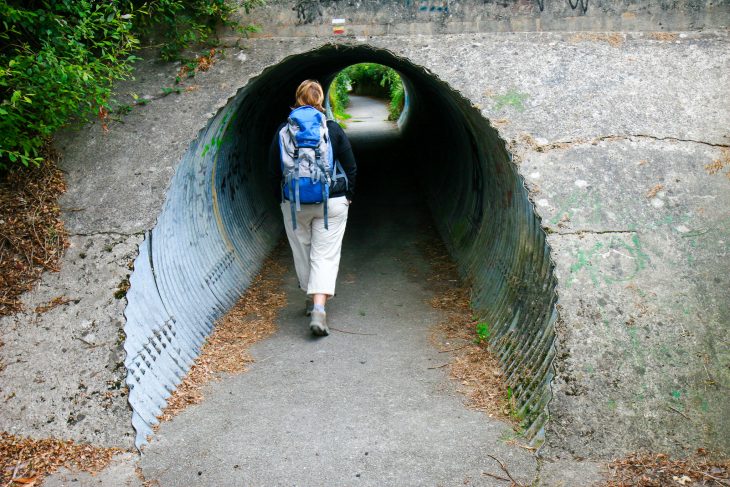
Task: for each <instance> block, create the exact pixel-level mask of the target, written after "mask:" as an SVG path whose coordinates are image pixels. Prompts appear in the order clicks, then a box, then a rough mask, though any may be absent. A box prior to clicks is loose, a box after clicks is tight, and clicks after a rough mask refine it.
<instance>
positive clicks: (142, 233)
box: [68, 230, 146, 237]
mask: <svg viewBox="0 0 730 487" xmlns="http://www.w3.org/2000/svg"><path fill="white" fill-rule="evenodd" d="M145 231H146V230H142V231H139V232H132V233H124V232H114V231H106V230H102V231H98V232H90V233H69V234H68V236H69V237H95V236H97V235H117V236H120V237H136V236H140V235H144V234H145Z"/></svg>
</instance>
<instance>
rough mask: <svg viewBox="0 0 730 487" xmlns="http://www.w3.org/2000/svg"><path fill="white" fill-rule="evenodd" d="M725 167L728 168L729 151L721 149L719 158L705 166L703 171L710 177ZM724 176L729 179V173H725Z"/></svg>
mask: <svg viewBox="0 0 730 487" xmlns="http://www.w3.org/2000/svg"><path fill="white" fill-rule="evenodd" d="M726 167H730V149H728V148H723V149H721V150H720V157H718V158H717V159H714V160H713V161H712V162H711V163H710V164H706V165H705V171H707V174H710V175H712V174H717V173H719V172H720V171H722V170H723V169H724V168H726ZM725 176H726V177H727V178H728V179H730V171H728V172H726V173H725Z"/></svg>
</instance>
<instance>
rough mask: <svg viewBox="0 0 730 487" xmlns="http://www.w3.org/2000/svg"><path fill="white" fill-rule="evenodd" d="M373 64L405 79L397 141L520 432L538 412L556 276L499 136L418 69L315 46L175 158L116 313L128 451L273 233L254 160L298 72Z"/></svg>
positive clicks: (323, 76) (540, 417)
mask: <svg viewBox="0 0 730 487" xmlns="http://www.w3.org/2000/svg"><path fill="white" fill-rule="evenodd" d="M366 61H367V62H377V63H381V64H385V65H388V66H391V67H393V68H395V69H396V70H397V71H399V72H400V73H401V74H402V76H403V77H404V80H405V82H406V86H407V88H408V93H409V100H410V102H409V114H408V117H407V120H405V121H404V124H403V127H402V134H403V141H402V143H403V145H404V147H406V148H407V149H408V151H409V153H410V154H412V157H411V158H410V159H409V160H408V161H403V163H404V164H409V165H412V167H413V174H414V175H418V176H420V178H421V183H422V186H423V188H424V191H423V193H424V198H425V199H426V200H427V203H428V204H429V206H430V207H431V209H432V214H433V220H434V222H435V224H436V226H437V227H438V229H439V232H440V233H441V235H442V237H443V238H444V241H445V242H446V244H447V246H448V248H449V249H450V251H451V253H452V255H453V256H454V258H455V259H456V261H457V263H458V265H459V269H460V271H461V273H462V275H463V276H464V277H465V278H466V279H468V280H469V282H471V284H472V289H473V297H472V301H473V303H474V308H475V312H476V313H477V314H479V315H480V318H483V319H484V320H486V321H487V322H489V323H490V324H491V341H492V343H493V344H494V345H495V347H496V349H497V350H498V351H499V355H500V359H501V363H502V366H503V368H504V369H505V371H506V373H507V377H508V382H509V384H510V386H511V388H512V390H513V393H514V396H515V398H516V401H517V405H518V407H519V414H521V415H522V416H523V417H524V418H525V425H527V426H528V434H529V436H530V437H537V438H539V437H540V432H541V429H542V426H543V425H544V423H545V421H546V420H547V403H548V401H549V398H550V390H549V384H550V380H551V378H552V371H551V362H552V358H553V356H554V350H553V342H554V329H553V325H554V322H555V319H556V316H557V315H556V311H555V302H556V295H555V286H556V282H555V278H554V276H553V265H552V262H551V260H550V251H549V248H548V246H547V243H546V239H545V234H544V232H543V231H542V229H541V227H540V221H539V218H538V217H537V215H536V214H535V212H534V210H533V208H532V205H531V203H530V201H529V199H528V196H527V191H526V189H525V187H524V185H523V180H522V178H521V177H520V176H519V174H518V172H517V169H516V167H515V166H514V164H513V163H512V162H511V160H510V155H509V153H508V152H507V150H506V149H505V144H504V141H503V140H501V139H500V138H499V136H498V134H497V132H496V131H495V130H494V129H493V128H492V127H491V126H490V125H489V123H488V122H487V121H486V120H485V119H484V118H483V117H482V116H481V114H480V113H479V112H478V111H477V110H476V109H474V108H473V107H472V106H471V105H470V103H469V102H468V101H467V100H466V99H464V98H463V97H462V96H461V95H459V94H458V93H457V92H455V91H454V90H452V89H451V88H449V87H448V85H446V84H445V83H443V82H441V81H440V80H438V79H437V78H435V77H434V76H433V75H431V74H429V73H428V71H427V70H426V69H424V68H422V67H419V66H416V65H413V64H412V63H410V62H409V61H408V60H406V59H403V58H398V57H395V56H394V55H392V54H391V53H389V52H388V51H384V50H376V49H371V48H368V47H365V46H357V47H347V46H343V45H338V46H332V45H328V46H324V47H322V48H320V49H317V50H314V51H310V52H307V53H304V54H300V55H296V56H292V57H290V58H287V59H286V60H284V61H283V62H281V63H279V64H277V65H276V66H273V67H271V68H269V69H267V70H266V71H264V72H263V73H262V74H261V75H260V76H259V77H258V78H256V79H254V80H252V81H251V82H250V83H248V85H247V86H245V87H244V88H241V89H240V90H239V92H238V93H237V94H236V96H235V97H233V98H232V99H231V100H229V102H228V104H227V105H226V106H225V107H224V108H223V109H221V110H220V111H219V112H218V113H217V114H216V115H215V117H213V118H212V119H211V120H210V122H209V123H208V125H207V127H206V128H205V129H204V130H202V131H201V132H200V134H199V136H198V138H197V139H196V140H195V141H193V142H192V144H191V146H190V148H189V150H188V151H187V152H186V154H185V155H184V156H183V158H182V160H181V161H180V163H179V166H178V168H177V171H176V174H175V176H174V178H173V180H172V182H171V185H170V188H169V191H168V194H167V197H166V201H165V204H164V207H163V209H162V212H161V214H160V216H159V219H158V222H157V225H156V226H155V228H154V229H153V230H152V231H151V232H149V233H148V234H147V236H146V238H145V241H144V243H143V244H142V245H141V246H140V252H139V256H138V258H137V260H136V261H135V270H134V273H133V275H132V277H131V289H130V290H129V292H128V294H127V298H128V305H127V309H126V311H125V314H126V317H127V324H126V326H125V332H126V334H127V338H126V341H125V350H126V352H127V358H126V362H125V365H126V366H127V370H128V373H127V384H128V386H129V389H130V393H129V402H130V404H131V406H132V409H133V417H132V422H133V425H134V427H135V429H136V431H137V439H136V444H137V446H138V447H140V446H141V445H143V444H144V443H145V442H146V437H147V436H148V435H149V434H151V433H152V429H151V427H152V426H153V425H155V424H156V423H157V419H156V418H157V416H158V415H159V414H160V413H161V411H162V408H164V406H165V404H166V400H167V398H168V397H169V395H170V393H171V391H173V390H174V388H175V387H176V386H177V384H179V382H180V381H181V380H182V377H183V376H184V375H185V373H186V372H187V370H188V369H189V368H190V366H191V365H192V362H193V360H194V358H195V357H196V356H197V354H198V353H199V351H200V347H201V346H202V344H203V342H204V340H205V338H206V336H207V335H208V334H209V333H210V331H211V328H212V325H213V323H214V321H215V320H216V319H217V318H218V317H220V316H221V315H222V314H223V313H225V312H226V311H227V310H228V309H229V308H230V307H231V306H232V305H233V304H234V302H235V300H236V299H237V297H238V296H239V295H240V294H241V293H242V292H243V291H244V290H245V288H246V287H247V286H248V284H249V282H250V280H251V278H252V277H253V276H254V274H255V273H256V272H257V271H258V270H259V267H260V265H261V262H262V261H263V259H264V257H265V256H266V254H267V253H268V252H269V251H270V250H271V248H272V246H273V244H274V243H275V242H276V241H277V240H278V239H279V238H280V236H281V234H282V225H281V216H280V212H279V209H278V207H277V205H276V202H275V200H274V199H273V197H272V195H271V189H270V183H269V179H268V174H267V168H266V164H265V161H266V160H267V151H268V144H269V143H270V141H271V137H272V134H273V133H274V130H275V128H276V126H277V125H278V124H279V123H280V122H281V121H282V120H284V119H285V118H286V115H287V114H288V111H289V106H290V104H291V103H292V94H293V93H294V91H295V89H296V86H297V85H298V84H299V82H300V81H301V80H303V79H306V78H315V79H319V80H321V81H322V82H324V83H328V82H329V80H331V79H332V78H333V77H334V75H335V74H336V73H337V72H338V71H339V70H341V69H343V68H344V67H346V66H348V65H351V64H355V63H358V62H366Z"/></svg>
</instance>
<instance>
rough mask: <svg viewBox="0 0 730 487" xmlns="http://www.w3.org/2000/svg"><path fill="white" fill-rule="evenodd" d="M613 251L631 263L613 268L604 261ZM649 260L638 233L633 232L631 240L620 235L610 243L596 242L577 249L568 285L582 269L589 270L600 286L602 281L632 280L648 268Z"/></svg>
mask: <svg viewBox="0 0 730 487" xmlns="http://www.w3.org/2000/svg"><path fill="white" fill-rule="evenodd" d="M612 252H614V253H617V254H620V255H622V256H624V258H625V259H626V260H628V261H630V264H628V265H627V267H626V268H625V269H624V270H620V271H617V270H611V269H610V268H609V267H608V264H607V263H604V261H605V258H606V257H607V256H609V255H610V254H611V253H612ZM599 257H600V259H599ZM648 262H649V256H648V255H647V253H646V252H644V249H643V246H642V243H641V240H640V239H639V235H638V234H633V235H632V236H631V241H630V242H626V241H624V240H623V239H621V238H618V237H613V238H611V240H609V242H608V244H603V243H602V242H596V243H595V244H593V247H590V248H589V249H587V250H584V249H578V250H577V251H576V254H575V262H574V263H573V264H572V265H571V266H570V274H571V276H570V277H569V279H568V281H567V286H568V287H570V286H571V285H572V284H573V282H574V281H575V279H576V276H575V275H576V274H577V273H578V272H580V271H582V270H585V271H587V272H588V276H589V277H590V279H591V282H592V283H593V286H595V287H599V286H600V284H601V283H604V284H609V285H610V284H615V283H618V282H627V281H632V280H633V279H634V278H635V277H636V276H637V275H638V274H639V273H640V272H641V271H643V270H644V269H645V268H646V266H647V264H648ZM611 272H613V275H612V274H611Z"/></svg>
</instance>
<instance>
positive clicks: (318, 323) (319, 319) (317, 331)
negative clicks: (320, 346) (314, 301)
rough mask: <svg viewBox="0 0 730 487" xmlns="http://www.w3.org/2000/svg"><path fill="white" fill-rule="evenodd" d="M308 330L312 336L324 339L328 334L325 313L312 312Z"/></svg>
mask: <svg viewBox="0 0 730 487" xmlns="http://www.w3.org/2000/svg"><path fill="white" fill-rule="evenodd" d="M309 329H310V330H312V334H313V335H316V336H318V337H324V336H327V335H329V334H330V329H329V328H327V313H324V312H322V311H312V321H310V322H309Z"/></svg>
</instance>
